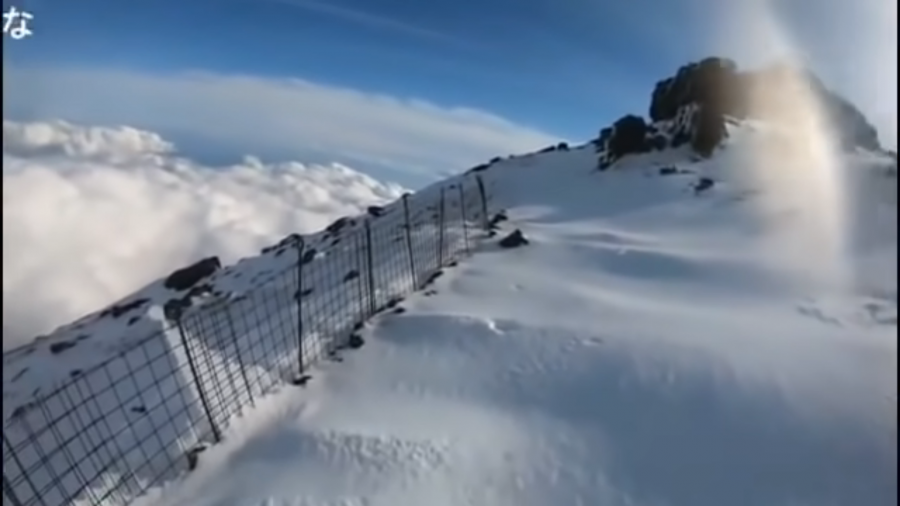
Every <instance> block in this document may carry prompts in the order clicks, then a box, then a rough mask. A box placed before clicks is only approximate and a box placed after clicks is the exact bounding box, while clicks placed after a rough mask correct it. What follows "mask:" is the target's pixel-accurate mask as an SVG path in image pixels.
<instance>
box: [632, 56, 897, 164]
mask: <svg viewBox="0 0 900 506" xmlns="http://www.w3.org/2000/svg"><path fill="white" fill-rule="evenodd" d="M810 92H811V93H810ZM798 95H802V96H798ZM798 99H800V100H814V101H816V102H817V106H818V107H819V108H820V109H821V112H822V113H823V114H824V116H825V119H826V120H827V121H828V122H829V123H830V126H831V127H832V130H833V132H834V134H835V135H836V136H837V137H838V140H839V141H840V142H842V144H843V145H844V146H846V147H852V146H861V147H864V148H868V149H879V148H880V144H879V142H878V134H877V131H876V130H875V128H874V127H873V126H872V125H871V124H870V123H869V122H868V121H867V120H866V117H865V116H864V115H863V114H862V113H861V112H860V111H859V110H858V109H857V108H856V107H854V106H853V104H851V103H850V102H848V101H847V100H845V99H844V98H842V97H841V96H839V95H838V94H836V93H834V92H832V91H831V90H829V89H828V88H827V87H826V86H825V85H824V83H822V81H821V80H820V79H819V78H817V77H816V76H815V75H813V74H812V73H810V72H808V71H806V70H803V69H800V68H797V67H793V66H789V65H772V66H769V67H765V68H761V69H758V70H749V71H739V70H738V68H737V64H735V62H734V61H732V60H729V59H726V58H717V57H712V58H706V59H704V60H702V61H700V62H696V63H690V64H688V65H685V66H683V67H681V68H680V69H678V72H677V73H676V74H675V76H673V77H670V78H667V79H663V80H662V81H659V82H658V83H656V86H655V87H654V89H653V94H652V97H651V101H650V111H649V113H650V119H651V121H654V122H658V121H664V120H669V119H673V118H675V117H676V115H677V114H678V111H679V110H680V109H681V108H683V107H685V106H687V105H689V104H695V105H697V106H698V107H699V108H700V109H701V110H704V111H706V113H707V114H706V115H705V118H706V119H708V118H710V117H712V116H713V115H719V116H731V117H733V118H738V119H747V118H759V119H772V118H774V119H785V120H787V121H790V120H791V118H790V114H791V112H797V111H798V108H797V105H796V104H797V100H798ZM799 112H801V113H803V114H805V113H807V112H808V111H799Z"/></svg>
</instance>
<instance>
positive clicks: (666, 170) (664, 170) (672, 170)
mask: <svg viewBox="0 0 900 506" xmlns="http://www.w3.org/2000/svg"><path fill="white" fill-rule="evenodd" d="M673 174H678V167H661V168H660V169H659V175H660V176H671V175H673Z"/></svg>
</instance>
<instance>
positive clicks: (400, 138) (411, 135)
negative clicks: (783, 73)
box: [3, 64, 558, 179]
mask: <svg viewBox="0 0 900 506" xmlns="http://www.w3.org/2000/svg"><path fill="white" fill-rule="evenodd" d="M3 107H4V115H5V116H6V117H8V118H17V117H19V118H22V117H24V118H41V119H46V118H62V119H66V120H70V121H75V122H80V123H86V124H127V125H133V126H136V127H140V128H145V129H149V130H153V131H157V132H162V133H164V134H166V133H169V132H177V133H179V134H189V135H192V136H196V137H197V138H202V139H209V140H212V141H215V142H216V143H218V144H219V145H222V146H227V147H234V146H239V147H241V148H242V150H243V152H245V153H254V154H262V155H266V154H267V153H277V154H278V156H291V157H294V158H295V159H299V160H323V161H340V162H344V163H351V164H353V166H354V167H356V166H360V167H361V168H369V167H381V168H391V169H394V170H396V171H403V172H404V173H406V174H412V175H417V176H418V177H419V178H420V179H421V178H422V177H430V176H433V175H434V174H437V173H439V172H441V171H448V170H451V171H460V170H462V169H465V168H468V167H469V166H471V165H473V164H475V163H479V162H481V161H484V160H486V159H488V158H491V157H493V156H496V155H505V154H509V153H518V152H523V151H527V150H533V149H536V148H540V147H543V146H545V145H547V144H549V143H552V142H555V141H557V140H558V138H557V137H556V136H554V135H550V134H547V133H544V132H541V131H539V130H537V129H533V128H529V127H526V126H522V125H518V124H515V123H513V122H510V121H508V120H505V119H503V118H501V117H498V116H496V115H493V114H491V113H488V112H484V111H479V110H475V109H470V108H465V107H453V108H447V107H442V106H438V105H435V104H432V103H429V102H426V101H422V100H417V99H406V98H397V97H393V96H389V95H381V94H373V93H367V92H364V91H359V90H354V89H350V88H341V87H335V86H328V85H324V84H319V83H315V82H311V81H306V80H301V79H277V78H262V77H252V76H237V75H220V74H211V73H177V74H169V75H161V74H152V73H147V72H141V71H127V70H109V69H88V68H25V67H16V66H13V65H9V64H4V80H3ZM176 140H177V138H176Z"/></svg>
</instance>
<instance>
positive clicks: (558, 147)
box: [556, 142, 569, 151]
mask: <svg viewBox="0 0 900 506" xmlns="http://www.w3.org/2000/svg"><path fill="white" fill-rule="evenodd" d="M556 150H557V151H568V150H569V144H568V143H567V142H560V143H559V144H557V145H556Z"/></svg>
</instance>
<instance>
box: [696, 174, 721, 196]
mask: <svg viewBox="0 0 900 506" xmlns="http://www.w3.org/2000/svg"><path fill="white" fill-rule="evenodd" d="M715 184H716V182H715V181H713V180H712V179H710V178H708V177H701V178H700V179H699V180H698V181H697V184H695V185H694V193H701V192H704V191H706V190H708V189H710V188H712V187H713V186H714V185H715Z"/></svg>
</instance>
